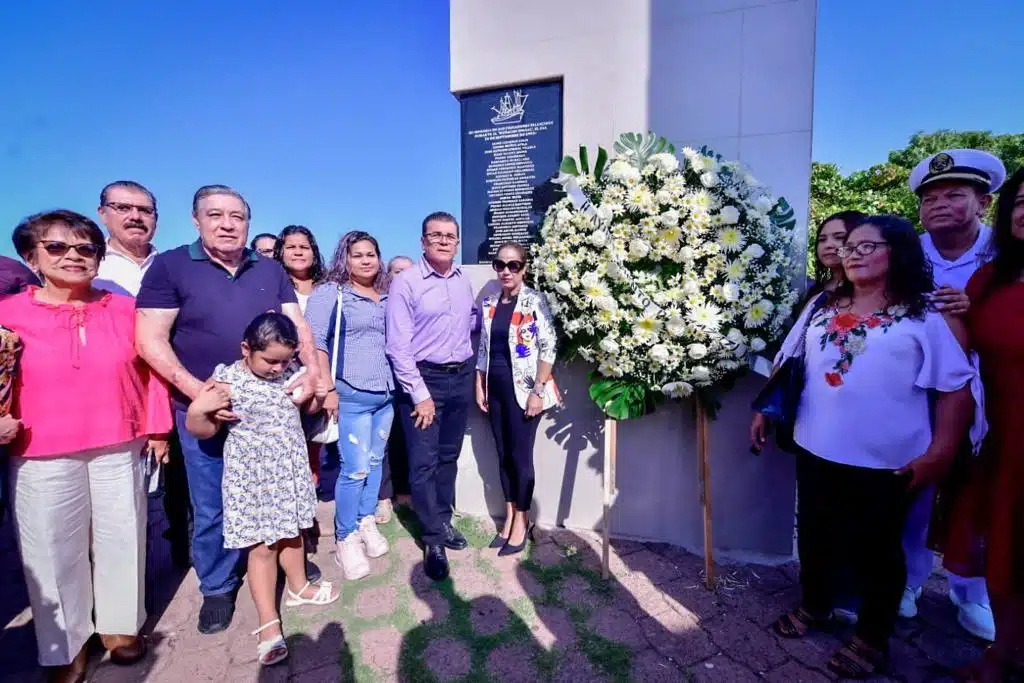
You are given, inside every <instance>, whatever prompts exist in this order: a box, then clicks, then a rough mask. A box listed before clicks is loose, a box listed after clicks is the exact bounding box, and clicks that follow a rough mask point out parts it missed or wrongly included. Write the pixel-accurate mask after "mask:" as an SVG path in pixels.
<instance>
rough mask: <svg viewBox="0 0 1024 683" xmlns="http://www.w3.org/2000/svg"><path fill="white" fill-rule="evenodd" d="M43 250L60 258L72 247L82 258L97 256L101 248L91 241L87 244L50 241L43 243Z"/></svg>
mask: <svg viewBox="0 0 1024 683" xmlns="http://www.w3.org/2000/svg"><path fill="white" fill-rule="evenodd" d="M42 247H43V251H45V252H46V253H47V254H49V255H50V256H52V257H54V258H60V257H62V256H64V255H65V254H67V253H68V252H69V251H71V250H72V249H74V250H75V252H77V253H78V255H79V256H81V257H82V258H96V255H97V254H99V253H100V248H99V247H98V246H96V245H95V244H93V243H91V242H87V243H85V244H68V243H67V242H56V241H48V242H43V243H42Z"/></svg>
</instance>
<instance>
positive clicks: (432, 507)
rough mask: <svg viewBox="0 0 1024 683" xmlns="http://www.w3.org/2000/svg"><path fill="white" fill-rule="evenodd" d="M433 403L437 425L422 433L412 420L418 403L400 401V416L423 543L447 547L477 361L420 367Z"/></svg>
mask: <svg viewBox="0 0 1024 683" xmlns="http://www.w3.org/2000/svg"><path fill="white" fill-rule="evenodd" d="M417 366H418V367H419V370H420V374H421V375H422V376H423V382H424V383H425V384H426V385H427V390H428V391H429V392H430V397H431V398H432V399H434V407H435V409H436V413H435V415H434V421H433V422H432V423H431V424H430V426H429V427H427V428H426V429H417V428H416V425H415V418H414V417H413V416H412V411H413V408H414V407H415V406H413V403H412V398H411V397H410V396H409V395H408V394H406V393H405V392H404V391H403V392H402V393H400V394H399V395H398V411H399V416H400V419H401V422H402V431H403V432H404V433H405V440H406V444H407V446H408V449H409V489H410V490H411V491H412V505H413V507H414V508H415V509H416V516H417V517H419V518H420V523H421V524H422V525H423V532H422V535H421V539H420V540H422V541H423V543H424V544H426V545H441V544H443V543H444V539H445V525H446V524H450V523H451V521H452V511H453V510H454V508H455V477H456V475H457V474H458V472H459V453H461V452H462V440H463V438H464V437H465V435H466V422H468V421H469V407H470V406H471V405H472V404H473V386H474V383H473V378H474V375H475V373H476V367H475V363H474V360H473V359H472V358H470V359H469V360H467V361H466V362H465V363H461V364H451V365H447V366H439V365H434V364H432V363H424V362H421V363H417Z"/></svg>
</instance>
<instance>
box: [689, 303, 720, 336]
mask: <svg viewBox="0 0 1024 683" xmlns="http://www.w3.org/2000/svg"><path fill="white" fill-rule="evenodd" d="M689 318H690V320H691V321H692V322H693V324H694V325H696V326H697V327H700V328H703V329H705V330H715V329H718V327H719V326H721V324H722V311H721V309H719V308H718V306H715V305H714V304H699V305H697V306H694V307H693V308H691V309H690V314H689Z"/></svg>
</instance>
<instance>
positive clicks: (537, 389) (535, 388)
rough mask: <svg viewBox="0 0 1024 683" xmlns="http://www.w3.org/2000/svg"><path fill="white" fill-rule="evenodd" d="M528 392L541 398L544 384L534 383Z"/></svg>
mask: <svg viewBox="0 0 1024 683" xmlns="http://www.w3.org/2000/svg"><path fill="white" fill-rule="evenodd" d="M530 393H531V394H533V395H534V396H540V397H541V398H544V385H543V384H534V385H533V389H530Z"/></svg>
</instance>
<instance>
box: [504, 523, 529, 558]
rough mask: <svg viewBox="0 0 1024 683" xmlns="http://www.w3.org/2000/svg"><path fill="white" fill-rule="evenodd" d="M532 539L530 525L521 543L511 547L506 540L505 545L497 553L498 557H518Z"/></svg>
mask: <svg viewBox="0 0 1024 683" xmlns="http://www.w3.org/2000/svg"><path fill="white" fill-rule="evenodd" d="M532 537H533V525H532V524H531V525H530V526H529V528H527V530H526V533H525V534H524V535H523V542H522V543H519V544H518V545H512V544H511V543H509V542H508V541H507V540H506V541H505V544H504V545H503V546H501V550H499V551H498V557H507V556H509V555H518V554H519V553H521V552H523V550H525V549H526V544H527V543H529V542H530V539H531V538H532Z"/></svg>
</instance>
